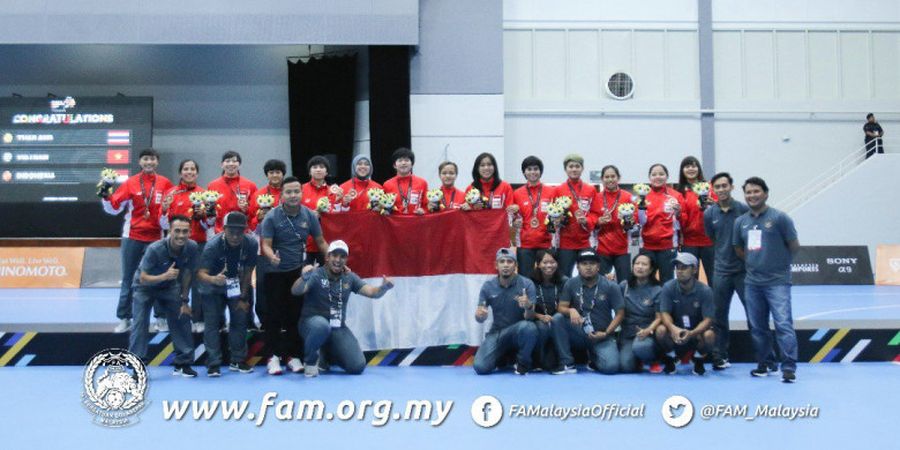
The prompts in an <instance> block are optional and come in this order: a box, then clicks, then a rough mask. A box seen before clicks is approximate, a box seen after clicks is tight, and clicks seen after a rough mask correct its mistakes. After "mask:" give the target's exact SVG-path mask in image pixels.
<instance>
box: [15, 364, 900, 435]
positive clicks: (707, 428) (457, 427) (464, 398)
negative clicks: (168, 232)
mask: <svg viewBox="0 0 900 450" xmlns="http://www.w3.org/2000/svg"><path fill="white" fill-rule="evenodd" d="M750 368H751V366H750V365H747V364H737V365H735V366H733V367H732V368H731V369H729V370H727V371H724V372H716V373H713V372H709V373H707V375H706V376H704V377H702V378H701V377H697V376H694V375H690V374H686V373H681V374H678V375H670V376H665V375H652V374H640V375H615V376H602V375H597V374H593V373H579V374H576V375H567V376H553V375H549V374H529V375H528V376H526V377H518V376H515V375H513V374H511V373H509V372H501V373H495V374H493V375H489V376H478V375H475V374H474V372H473V371H472V369H471V368H462V367H434V368H423V367H406V368H395V367H372V368H367V370H366V372H365V373H364V374H363V375H361V376H346V375H341V374H323V375H320V376H319V377H318V378H315V379H305V378H304V377H302V376H300V375H285V376H282V377H269V376H267V375H264V374H263V373H262V371H261V370H259V368H258V369H257V371H256V372H255V373H252V374H248V375H239V374H235V373H227V372H226V373H225V374H224V375H223V376H222V377H221V378H218V379H209V378H206V377H204V376H201V377H198V378H195V379H185V378H181V377H173V376H172V375H170V369H169V368H161V367H154V368H151V375H150V381H149V391H148V398H149V400H150V404H149V406H148V407H147V408H146V409H145V410H144V411H143V412H142V413H141V414H140V415H139V418H140V422H139V423H137V424H136V425H133V426H131V427H128V428H121V429H109V428H104V427H101V426H98V425H94V424H93V423H91V419H92V415H91V414H90V413H89V412H88V411H87V410H86V409H85V408H84V407H82V406H81V404H80V403H79V400H80V398H79V397H80V394H81V391H82V387H81V378H82V370H81V369H80V368H76V367H30V368H3V369H2V370H0V386H2V387H3V394H2V395H0V411H2V413H0V416H2V417H0V430H2V431H3V436H4V445H3V448H8V449H19V448H36V449H37V448H57V447H58V445H59V444H60V443H62V442H65V443H66V444H65V445H66V447H74V448H87V447H104V446H115V447H121V448H129V449H144V448H147V449H172V448H213V447H217V448H229V449H232V448H235V449H236V448H275V447H274V446H278V447H279V448H285V447H282V446H290V447H292V448H297V447H300V448H304V447H306V448H313V447H311V446H312V445H315V446H316V447H315V448H324V447H323V446H327V448H334V449H339V448H357V449H358V448H404V447H405V448H454V449H474V448H492V449H498V448H507V449H508V448H527V449H532V448H548V449H550V448H563V447H561V446H565V448H573V449H574V448H588V447H594V448H635V447H638V446H640V447H644V448H664V447H662V446H666V447H667V448H686V447H688V446H691V445H699V446H701V447H700V448H729V449H730V448H748V449H750V448H753V449H765V448H813V447H820V448H885V449H887V448H897V440H896V435H895V434H894V433H893V432H891V431H890V430H891V429H893V427H895V426H896V424H897V405H898V401H900V366H898V365H894V364H891V363H854V364H801V365H800V367H799V369H798V372H797V374H798V382H797V383H796V384H793V385H786V384H783V383H781V381H780V378H776V377H768V378H762V379H755V378H751V377H750V376H749V374H748V371H749V370H750ZM680 370H681V371H684V370H688V366H681V367H680ZM201 372H202V369H201ZM201 375H202V373H201ZM269 391H275V392H277V393H278V394H279V396H278V399H279V400H281V399H292V400H296V401H299V400H303V399H309V400H322V401H324V402H325V404H326V405H327V408H326V410H327V411H334V410H335V409H336V405H337V404H338V403H339V402H340V401H342V400H352V401H356V402H361V401H362V400H367V399H368V400H373V401H378V400H393V401H395V402H397V403H398V404H401V406H399V407H398V406H396V405H395V406H394V410H393V411H395V412H396V411H397V409H398V408H400V409H403V408H404V406H403V405H405V402H406V401H407V400H410V399H414V400H432V401H437V400H442V401H447V400H452V401H453V402H454V404H453V406H452V409H451V410H450V413H449V415H448V416H447V418H446V420H445V421H444V423H443V424H441V425H440V426H437V427H432V426H431V425H429V424H428V423H426V422H424V421H422V422H393V421H389V422H387V423H386V424H385V425H384V426H382V427H375V426H373V425H371V422H372V421H373V420H374V417H373V414H372V412H371V409H370V410H369V411H368V412H367V415H366V417H365V420H363V421H347V422H342V421H339V420H334V421H331V422H328V421H323V422H302V421H301V422H298V421H285V422H281V421H278V420H275V419H274V411H273V410H272V409H269V411H268V415H267V420H266V421H265V423H264V424H263V425H262V426H261V427H256V426H255V424H254V422H251V421H250V420H242V421H240V422H236V421H224V420H222V419H221V418H216V419H213V420H210V421H194V420H192V419H189V418H185V419H182V420H181V421H174V420H172V421H164V420H163V418H162V403H163V401H164V400H169V401H172V400H191V399H221V400H249V401H250V406H249V408H248V411H251V412H257V411H258V410H259V405H260V403H261V399H262V397H263V395H264V394H265V393H266V392H269ZM484 394H489V395H493V396H495V397H497V398H498V399H499V400H500V402H501V403H502V404H503V407H504V411H505V414H504V417H503V419H502V420H501V421H500V423H499V424H497V425H496V426H495V427H493V428H490V429H483V428H480V427H478V426H477V425H476V424H475V423H474V422H473V420H472V418H471V416H470V408H471V404H472V402H473V400H474V399H475V398H477V397H478V396H481V395H484ZM676 394H677V395H683V396H685V397H687V398H688V399H690V400H691V402H692V403H693V405H694V418H693V420H692V421H691V422H690V423H689V424H688V425H687V426H685V427H684V428H680V429H675V428H671V427H669V426H668V425H666V424H665V423H664V422H663V419H662V415H661V407H662V404H663V402H664V401H665V399H666V398H668V397H669V396H671V395H676ZM401 402H403V403H401ZM515 403H523V404H539V405H558V406H565V407H573V406H578V405H592V404H594V403H619V404H632V405H635V406H639V405H642V404H643V405H644V417H643V418H635V419H613V420H612V421H600V420H596V419H582V418H577V419H575V418H570V419H568V420H567V421H564V422H563V421H560V420H558V419H543V418H510V417H508V416H507V415H506V413H508V409H509V407H510V405H512V404H515ZM706 404H729V405H743V404H746V405H748V411H749V413H750V414H751V415H752V414H753V413H754V411H755V408H756V406H757V405H760V404H767V405H783V406H786V407H803V406H807V405H810V406H811V407H817V408H819V417H818V418H804V419H795V420H793V421H791V420H787V419H773V418H765V419H764V418H757V419H755V420H753V421H748V420H746V419H744V418H719V419H710V420H703V419H701V418H700V414H701V409H702V407H703V405H706ZM219 417H220V416H219ZM651 445H654V446H656V447H648V446H651ZM672 446H674V447H672Z"/></svg>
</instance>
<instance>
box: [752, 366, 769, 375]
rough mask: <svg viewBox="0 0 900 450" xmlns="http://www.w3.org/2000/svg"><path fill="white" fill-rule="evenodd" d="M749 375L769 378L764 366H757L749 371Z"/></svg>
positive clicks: (766, 368) (767, 370)
mask: <svg viewBox="0 0 900 450" xmlns="http://www.w3.org/2000/svg"><path fill="white" fill-rule="evenodd" d="M750 375H753V376H754V377H759V378H762V377H767V376H769V369H768V367H766V365H765V364H757V365H756V368H755V369H753V370H751V371H750Z"/></svg>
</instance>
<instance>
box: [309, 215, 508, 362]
mask: <svg viewBox="0 0 900 450" xmlns="http://www.w3.org/2000/svg"><path fill="white" fill-rule="evenodd" d="M322 230H323V234H324V235H325V240H327V241H329V242H331V241H332V240H336V239H341V240H343V241H345V242H346V243H347V245H348V247H349V248H350V257H349V259H348V261H347V265H348V266H349V267H350V269H351V270H353V272H355V273H356V274H357V275H359V276H360V277H362V278H363V279H364V280H365V281H366V282H367V283H369V284H372V285H375V286H379V285H381V282H382V280H381V277H382V275H387V276H388V277H391V278H393V280H394V283H395V286H394V289H392V290H390V291H388V293H387V294H385V296H384V297H382V298H381V299H377V300H373V299H369V298H366V297H362V296H357V295H353V296H351V300H350V301H349V303H348V305H347V326H348V327H350V329H351V330H353V334H354V335H355V336H356V337H357V339H358V340H359V344H360V346H361V347H362V348H363V350H378V349H389V348H413V347H422V346H431V345H448V344H469V345H478V344H480V343H481V341H482V339H483V336H484V332H485V331H486V330H487V329H488V327H489V326H490V321H488V322H486V323H484V324H479V323H477V322H476V321H475V307H476V306H477V304H478V293H479V292H480V290H481V285H482V284H484V282H485V281H486V280H488V279H490V278H491V277H493V276H497V275H496V273H497V271H496V268H495V264H494V255H495V254H496V251H497V249H499V248H501V247H508V246H509V222H508V220H507V215H506V211H472V212H463V211H459V210H452V211H445V212H442V213H438V214H428V215H425V216H399V215H392V216H382V215H379V214H376V213H374V212H371V211H354V212H349V213H339V214H326V215H323V216H322Z"/></svg>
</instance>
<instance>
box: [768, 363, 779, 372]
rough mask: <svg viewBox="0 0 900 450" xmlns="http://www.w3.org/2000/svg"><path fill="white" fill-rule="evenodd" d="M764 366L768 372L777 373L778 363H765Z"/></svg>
mask: <svg viewBox="0 0 900 450" xmlns="http://www.w3.org/2000/svg"><path fill="white" fill-rule="evenodd" d="M766 368H768V370H769V372H772V373H778V363H774V362H770V363H766Z"/></svg>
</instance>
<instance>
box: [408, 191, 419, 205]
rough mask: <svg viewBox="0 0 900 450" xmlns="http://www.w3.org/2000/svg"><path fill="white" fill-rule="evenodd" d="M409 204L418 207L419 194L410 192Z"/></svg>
mask: <svg viewBox="0 0 900 450" xmlns="http://www.w3.org/2000/svg"><path fill="white" fill-rule="evenodd" d="M409 204H410V205H418V204H419V192H418V191H415V192H411V193H410V194H409Z"/></svg>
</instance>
